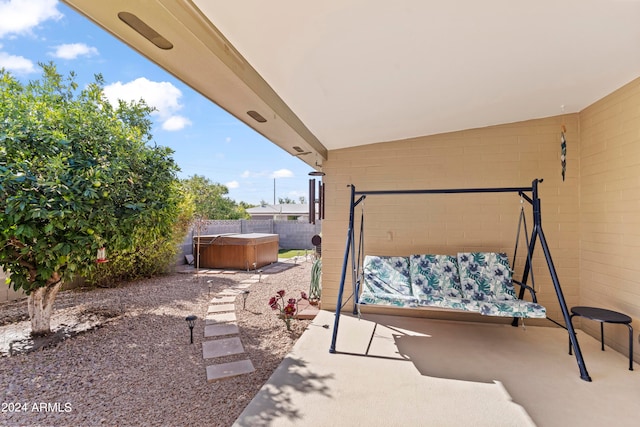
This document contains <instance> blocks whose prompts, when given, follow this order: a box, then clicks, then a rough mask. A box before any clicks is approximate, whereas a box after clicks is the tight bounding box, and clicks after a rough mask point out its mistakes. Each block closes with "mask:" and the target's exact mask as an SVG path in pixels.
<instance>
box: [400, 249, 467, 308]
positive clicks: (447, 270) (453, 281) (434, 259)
mask: <svg viewBox="0 0 640 427" xmlns="http://www.w3.org/2000/svg"><path fill="white" fill-rule="evenodd" d="M409 270H410V273H411V288H412V291H413V295H414V296H415V297H416V298H418V299H424V298H428V297H430V296H438V297H454V298H461V297H462V288H461V286H460V275H459V274H458V260H457V259H456V258H455V257H453V256H451V255H411V257H410V258H409Z"/></svg>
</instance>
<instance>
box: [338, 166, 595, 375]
mask: <svg viewBox="0 0 640 427" xmlns="http://www.w3.org/2000/svg"><path fill="white" fill-rule="evenodd" d="M541 182H542V179H535V180H533V182H532V184H531V187H506V188H468V189H436V190H428V189H427V190H378V191H356V188H355V186H354V185H350V188H351V201H350V209H349V228H348V231H347V243H346V248H345V253H344V260H343V264H342V273H341V278H340V287H339V290H338V297H337V302H336V312H335V313H336V314H335V320H334V327H333V335H332V339H331V347H330V348H329V352H330V353H336V352H338V351H337V350H336V340H337V335H338V328H339V324H340V312H341V310H342V308H344V306H345V305H346V303H347V302H348V301H349V300H350V299H351V298H353V314H354V315H356V314H359V313H360V307H362V306H367V305H368V306H372V305H374V306H393V307H408V308H419V309H424V308H427V309H436V310H441V309H446V310H455V311H462V312H476V313H480V314H483V315H489V316H502V317H512V318H513V321H512V325H513V326H517V325H518V322H519V318H531V317H532V318H546V310H545V308H544V307H542V306H541V305H539V304H538V303H537V298H536V292H535V283H534V277H533V271H532V255H533V252H534V249H535V245H536V242H537V241H538V240H540V244H541V245H542V249H543V252H544V256H545V259H546V262H547V266H548V269H549V274H550V276H551V280H552V282H553V286H554V289H555V292H556V296H557V298H558V302H559V305H560V308H561V311H562V315H563V317H564V324H565V325H566V326H565V325H562V324H560V323H558V322H556V321H554V320H552V319H549V320H550V321H552V322H553V323H555V324H557V325H559V326H561V327H563V328H565V329H566V330H567V331H568V333H569V341H570V342H571V344H572V346H573V348H574V349H575V352H574V353H575V357H576V361H577V364H578V368H579V370H580V377H581V378H582V379H583V380H585V381H591V378H590V377H589V374H588V373H587V369H586V366H585V364H584V359H583V357H582V352H581V350H580V346H579V344H578V340H577V338H576V333H575V330H574V328H573V325H572V323H571V321H570V317H569V316H570V313H569V310H568V308H567V304H566V301H565V299H564V295H563V292H562V288H561V286H560V282H559V280H558V276H557V274H556V270H555V267H554V264H553V260H552V258H551V253H550V251H549V247H548V245H547V241H546V238H545V236H544V232H543V230H542V221H541V214H540V199H539V197H538V184H539V183H541ZM465 193H517V194H518V195H519V196H520V199H521V200H520V202H521V208H520V218H519V221H518V232H517V234H516V243H515V248H514V255H513V264H512V265H509V262H508V258H507V256H506V254H504V253H492V252H475V253H469V252H465V253H458V254H457V257H453V256H451V255H431V254H422V255H412V256H410V257H393V256H372V255H366V256H365V255H364V208H363V210H362V218H361V221H360V230H359V235H358V243H357V252H356V238H355V230H354V222H355V221H354V219H355V217H354V213H355V208H356V207H357V206H358V205H361V207H363V206H364V203H363V202H364V200H365V199H366V197H367V196H378V195H419V194H465ZM527 193H529V194H530V196H529V195H528V194H527ZM356 196H359V198H357V199H356ZM524 201H527V202H528V203H529V204H530V205H531V206H532V211H533V228H532V230H531V236H530V237H529V234H528V229H527V225H526V218H525V214H524ZM522 226H524V234H525V240H526V245H527V256H526V260H525V265H524V270H523V274H522V279H521V280H520V281H517V280H514V279H513V278H512V277H511V272H512V271H513V267H514V266H515V260H516V255H517V250H518V243H519V238H520V235H521V230H522ZM349 259H350V260H351V273H352V293H351V294H350V295H349V296H348V298H347V300H346V301H345V303H344V304H343V295H344V293H345V289H344V288H345V281H346V274H347V268H348V264H349ZM529 275H531V286H529V285H527V282H528V279H529ZM514 284H515V285H518V286H519V287H520V289H519V292H518V293H517V295H516V292H515V289H514ZM526 291H529V294H530V295H531V301H525V300H524V296H525V292H526Z"/></svg>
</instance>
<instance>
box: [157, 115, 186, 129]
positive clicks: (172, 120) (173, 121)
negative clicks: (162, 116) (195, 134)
mask: <svg viewBox="0 0 640 427" xmlns="http://www.w3.org/2000/svg"><path fill="white" fill-rule="evenodd" d="M190 124H191V120H189V119H187V118H186V117H182V116H171V117H169V118H168V119H166V120H165V121H164V122H163V123H162V129H164V130H166V131H169V132H172V131H176V130H181V129H184V128H185V127H186V126H189V125H190Z"/></svg>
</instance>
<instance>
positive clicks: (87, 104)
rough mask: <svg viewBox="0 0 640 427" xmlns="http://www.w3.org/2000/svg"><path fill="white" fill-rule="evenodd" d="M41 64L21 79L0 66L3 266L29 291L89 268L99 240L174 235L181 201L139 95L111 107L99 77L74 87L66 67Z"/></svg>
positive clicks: (115, 252)
mask: <svg viewBox="0 0 640 427" xmlns="http://www.w3.org/2000/svg"><path fill="white" fill-rule="evenodd" d="M41 67H42V70H43V73H42V78H41V80H37V81H32V82H29V83H28V84H22V83H20V82H19V81H18V80H17V79H15V78H14V77H13V76H11V74H10V73H8V72H5V71H4V70H0V209H2V215H0V265H2V267H3V268H4V269H5V270H7V271H8V272H9V273H10V280H11V283H12V284H13V287H14V289H16V290H17V289H19V288H22V289H23V290H24V291H25V292H26V293H27V294H30V293H31V292H32V291H34V290H36V289H38V288H42V287H46V286H50V285H51V284H52V283H53V281H58V282H59V281H60V280H62V279H64V280H69V279H71V278H72V277H73V276H74V275H76V274H80V275H87V276H91V275H92V274H95V270H96V268H98V267H97V266H96V262H95V260H96V252H97V249H99V248H101V247H106V248H107V251H108V252H107V254H108V255H109V257H111V256H113V257H118V256H119V255H121V254H125V253H130V252H131V250H132V248H135V247H136V244H138V245H139V243H140V242H139V241H140V239H143V240H145V241H147V242H148V243H149V244H153V245H156V244H157V243H158V242H161V241H166V240H167V239H172V238H174V233H175V231H176V220H177V219H178V217H179V214H180V211H179V208H180V206H181V203H184V200H182V196H181V192H180V187H179V181H178V180H177V178H176V172H177V170H178V168H177V166H176V164H175V163H174V161H173V159H172V157H171V154H172V151H171V150H170V149H168V148H166V147H159V146H153V145H150V144H149V143H150V141H151V133H150V129H151V121H150V119H149V113H150V112H151V109H150V108H149V107H148V106H147V105H146V104H145V103H144V102H142V101H140V102H134V103H125V102H120V104H119V105H118V106H117V107H113V106H112V105H111V104H110V103H109V102H108V101H107V100H106V98H105V97H104V95H103V80H102V77H101V76H99V75H98V76H96V78H95V82H93V83H91V84H89V85H88V86H87V87H86V88H84V89H82V90H80V91H78V87H77V83H76V82H75V75H74V74H73V73H71V74H70V75H69V76H68V77H66V78H65V77H63V76H61V75H60V74H58V72H57V70H56V68H55V66H54V65H53V64H41ZM174 240H175V239H174ZM174 246H175V245H174ZM172 261H173V259H172V258H170V259H169V262H172ZM100 267H102V266H100ZM132 268H135V267H134V266H132Z"/></svg>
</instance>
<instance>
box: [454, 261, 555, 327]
mask: <svg viewBox="0 0 640 427" xmlns="http://www.w3.org/2000/svg"><path fill="white" fill-rule="evenodd" d="M458 267H459V270H460V283H461V285H462V293H463V295H464V296H465V297H467V298H469V299H471V300H473V301H477V302H478V309H479V312H480V314H484V315H485V316H501V317H526V318H542V319H543V318H545V317H546V315H547V313H546V309H545V308H544V307H543V306H541V305H540V304H536V303H533V302H528V301H523V300H519V299H517V297H516V293H515V290H514V287H513V280H512V276H511V268H510V267H509V260H508V258H507V255H506V254H505V253H495V252H462V253H459V254H458Z"/></svg>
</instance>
